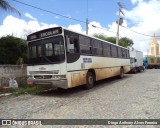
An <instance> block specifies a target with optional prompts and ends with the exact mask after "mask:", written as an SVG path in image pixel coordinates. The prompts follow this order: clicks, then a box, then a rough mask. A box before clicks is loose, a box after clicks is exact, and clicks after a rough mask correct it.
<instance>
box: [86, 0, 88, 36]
mask: <svg viewBox="0 0 160 128" xmlns="http://www.w3.org/2000/svg"><path fill="white" fill-rule="evenodd" d="M86 35H88V0H87V18H86Z"/></svg>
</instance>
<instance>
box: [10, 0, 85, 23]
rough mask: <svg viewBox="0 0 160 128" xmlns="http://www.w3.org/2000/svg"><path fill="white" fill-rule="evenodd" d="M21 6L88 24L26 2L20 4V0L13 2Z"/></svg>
mask: <svg viewBox="0 0 160 128" xmlns="http://www.w3.org/2000/svg"><path fill="white" fill-rule="evenodd" d="M13 1H15V2H17V3H19V4H23V5H25V6H29V7H32V8H35V9H38V10H41V11H44V12H47V13H51V14H53V15H57V16H61V17H64V18H68V19H71V20H74V21H79V22H82V23H86V22H85V21H82V20H79V19H75V18H72V17H69V16H65V15H62V14H59V13H55V12H52V11H48V10H46V9H42V8H39V7H36V6H33V5H30V4H26V3H24V2H20V1H18V0H13Z"/></svg>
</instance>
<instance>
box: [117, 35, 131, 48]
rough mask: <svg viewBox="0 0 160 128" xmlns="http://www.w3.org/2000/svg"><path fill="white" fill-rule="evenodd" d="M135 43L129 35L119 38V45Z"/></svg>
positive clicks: (124, 45)
mask: <svg viewBox="0 0 160 128" xmlns="http://www.w3.org/2000/svg"><path fill="white" fill-rule="evenodd" d="M133 44H134V43H133V40H131V39H129V38H127V37H123V38H120V40H119V45H121V46H123V47H128V46H132V45H133Z"/></svg>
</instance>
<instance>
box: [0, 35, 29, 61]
mask: <svg viewBox="0 0 160 128" xmlns="http://www.w3.org/2000/svg"><path fill="white" fill-rule="evenodd" d="M27 51H28V50H27V42H26V41H25V40H23V39H20V38H17V37H13V36H6V37H1V38H0V64H16V62H17V60H18V59H19V57H21V58H23V61H24V63H27V59H28V53H27Z"/></svg>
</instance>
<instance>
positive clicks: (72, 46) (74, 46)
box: [66, 36, 78, 53]
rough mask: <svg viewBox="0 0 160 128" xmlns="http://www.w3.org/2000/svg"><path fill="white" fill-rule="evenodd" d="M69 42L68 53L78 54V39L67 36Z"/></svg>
mask: <svg viewBox="0 0 160 128" xmlns="http://www.w3.org/2000/svg"><path fill="white" fill-rule="evenodd" d="M66 41H67V52H69V53H78V39H75V38H73V37H69V36H66Z"/></svg>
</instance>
